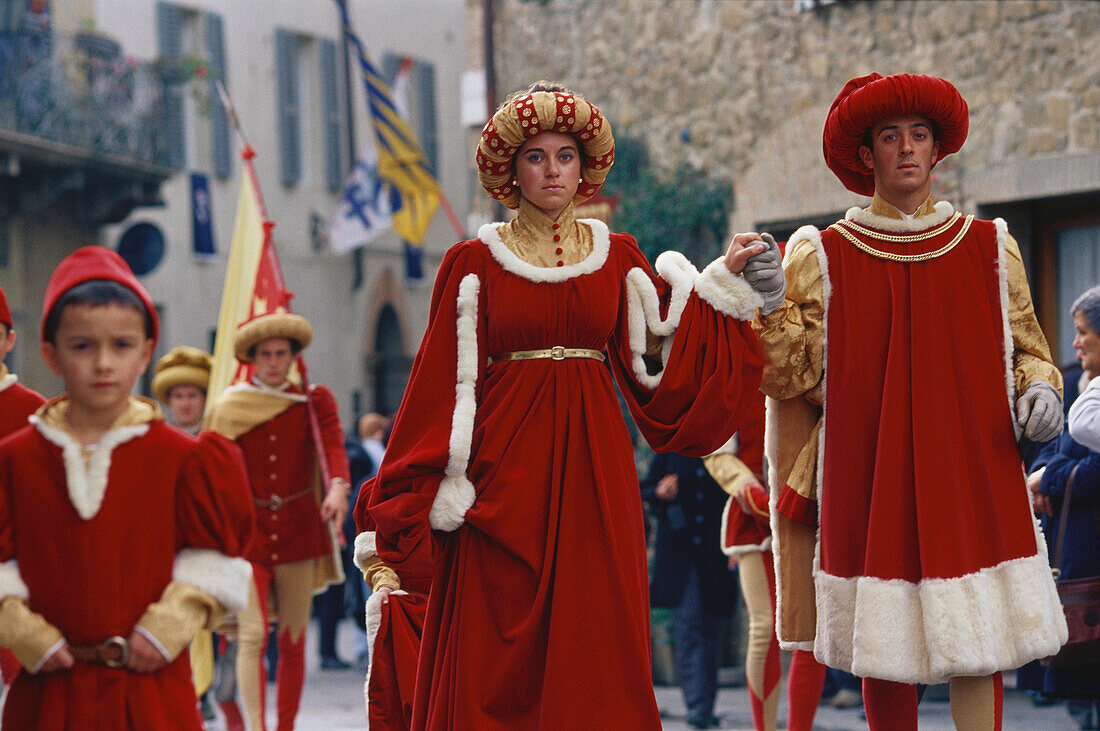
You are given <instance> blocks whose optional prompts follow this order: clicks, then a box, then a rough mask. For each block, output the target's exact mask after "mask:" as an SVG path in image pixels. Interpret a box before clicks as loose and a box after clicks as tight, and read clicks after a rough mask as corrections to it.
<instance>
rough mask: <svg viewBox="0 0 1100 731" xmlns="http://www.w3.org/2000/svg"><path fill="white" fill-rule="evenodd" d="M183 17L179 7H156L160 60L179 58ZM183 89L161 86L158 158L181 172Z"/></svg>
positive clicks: (160, 4) (171, 85)
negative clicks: (161, 125)
mask: <svg viewBox="0 0 1100 731" xmlns="http://www.w3.org/2000/svg"><path fill="white" fill-rule="evenodd" d="M181 23H182V17H181V12H180V8H179V6H178V5H175V4H173V3H169V2H158V3H157V48H158V53H159V55H160V57H161V59H162V60H163V61H165V62H171V61H173V60H175V59H178V58H179V57H180V52H181V50H182V49H181V45H180V25H181ZM183 93H184V91H183V88H182V86H181V85H180V84H165V85H164V146H163V147H162V148H161V149H160V152H159V158H160V162H161V163H162V164H163V165H167V166H168V167H173V168H182V167H183V166H184V164H185V162H186V159H185V149H186V147H185V146H186V142H185V135H184V128H183Z"/></svg>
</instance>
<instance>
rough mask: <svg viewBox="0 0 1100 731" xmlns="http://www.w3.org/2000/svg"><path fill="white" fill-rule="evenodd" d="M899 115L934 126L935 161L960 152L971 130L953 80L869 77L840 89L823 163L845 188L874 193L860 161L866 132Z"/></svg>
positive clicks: (827, 128)
mask: <svg viewBox="0 0 1100 731" xmlns="http://www.w3.org/2000/svg"><path fill="white" fill-rule="evenodd" d="M899 114H920V115H921V116H924V117H927V118H928V119H930V120H932V122H933V124H934V125H935V127H936V129H935V134H936V141H937V142H939V155H938V158H937V159H938V160H942V159H943V158H945V157H947V156H948V155H950V154H951V153H953V152H958V151H959V148H960V147H962V145H963V142H964V141H965V140H966V133H967V130H968V129H969V128H970V112H969V110H968V108H967V106H966V101H965V100H964V99H963V98H962V96H961V95H960V94H959V90H958V89H956V88H955V87H954V86H953V85H952V84H951V82H949V81H946V80H944V79H940V78H937V77H935V76H923V75H919V74H894V75H893V76H882V75H881V74H874V73H872V74H868V75H867V76H860V77H859V78H857V79H852V80H851V81H849V82H848V83H847V84H845V85H844V88H843V89H841V90H840V94H838V95H837V97H836V99H835V100H834V101H833V105H832V107H830V108H829V116H828V117H826V118H825V132H824V134H823V135H822V138H823V139H822V144H821V147H822V149H823V151H824V153H825V164H826V165H828V166H829V169H830V170H832V171H833V172H834V173H836V176H837V177H838V178H840V181H841V182H842V183H844V187H845V188H847V189H848V190H850V191H852V192H854V193H859V194H860V195H873V194H874V192H875V175H874V172H873V171H872V170H871V169H870V168H868V167H867V166H866V165H864V164H863V161H862V160H860V159H859V148H860V146H861V145H863V138H864V135H866V134H867V132H868V130H870V129H871V128H872V127H874V126H875V125H876V124H878V123H879V122H881V121H882V120H884V119H888V118H890V117H894V116H897V115H899Z"/></svg>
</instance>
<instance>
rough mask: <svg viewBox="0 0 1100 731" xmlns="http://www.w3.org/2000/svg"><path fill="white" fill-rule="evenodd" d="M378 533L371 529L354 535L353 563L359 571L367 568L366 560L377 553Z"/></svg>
mask: <svg viewBox="0 0 1100 731" xmlns="http://www.w3.org/2000/svg"><path fill="white" fill-rule="evenodd" d="M377 541H378V534H377V532H375V531H372V530H365V531H363V532H362V533H360V534H359V535H357V536H355V553H354V560H355V565H356V566H358V567H359V570H360V571H366V570H367V560H368V559H372V558H374V557H375V556H377V555H378V543H377Z"/></svg>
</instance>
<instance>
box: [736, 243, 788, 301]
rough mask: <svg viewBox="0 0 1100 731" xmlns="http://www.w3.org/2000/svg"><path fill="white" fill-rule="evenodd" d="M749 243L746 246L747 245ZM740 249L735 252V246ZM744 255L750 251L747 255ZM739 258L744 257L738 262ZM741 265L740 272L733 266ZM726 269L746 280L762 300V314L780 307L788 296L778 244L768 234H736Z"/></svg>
mask: <svg viewBox="0 0 1100 731" xmlns="http://www.w3.org/2000/svg"><path fill="white" fill-rule="evenodd" d="M747 242H749V243H747ZM738 246H740V248H739V249H737V250H735V247H738ZM745 252H749V253H748V254H747V255H746V254H745ZM738 256H745V258H744V259H738ZM736 265H740V269H734V266H736ZM726 267H727V268H729V270H730V271H731V272H733V273H734V274H736V273H737V272H738V271H740V272H741V273H742V274H743V275H744V276H745V281H746V282H748V283H749V285H750V286H751V287H752V288H753V289H754V290H756V291H757V292H759V293H760V295H761V296H762V297H763V298H764V307H763V308H762V313H763V314H765V315H766V314H768V313H769V312H771V311H773V310H775V309H776V308H777V307H779V305H781V304H783V298H784V297H786V296H787V279H786V277H784V276H783V260H782V257H781V256H780V255H779V245H778V244H776V243H775V239H774V238H772V235H771V234H756V233H746V234H737V235H736V236H734V237H733V241H732V242H731V243H730V248H729V251H727V252H726Z"/></svg>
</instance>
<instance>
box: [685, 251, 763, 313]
mask: <svg viewBox="0 0 1100 731" xmlns="http://www.w3.org/2000/svg"><path fill="white" fill-rule="evenodd" d="M695 292H696V293H697V294H698V295H699V297H700V299H702V300H703V301H704V302H706V303H707V304H708V305H710V306H711V307H713V308H714V309H715V310H717V311H718V312H721V313H722V314H723V315H728V316H729V317H733V318H735V319H738V320H751V319H752V318H753V316H754V315H755V314H756V311H757V310H759V309H762V308H763V307H764V297H763V296H762V295H761V294H760V293H759V292H757V291H756V290H755V289H753V288H752V285H750V284H749V283H748V281H746V280H745V278H744V277H743V276H741V275H740V274H734V273H733V272H731V271H730V270H729V269H727V268H726V264H725V261H724V260H723V259H715V260H714V261H712V262H711V263H710V264H707V266H706V268H705V269H703V273H702V274H700V275H699V278H698V279H696V280H695Z"/></svg>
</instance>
